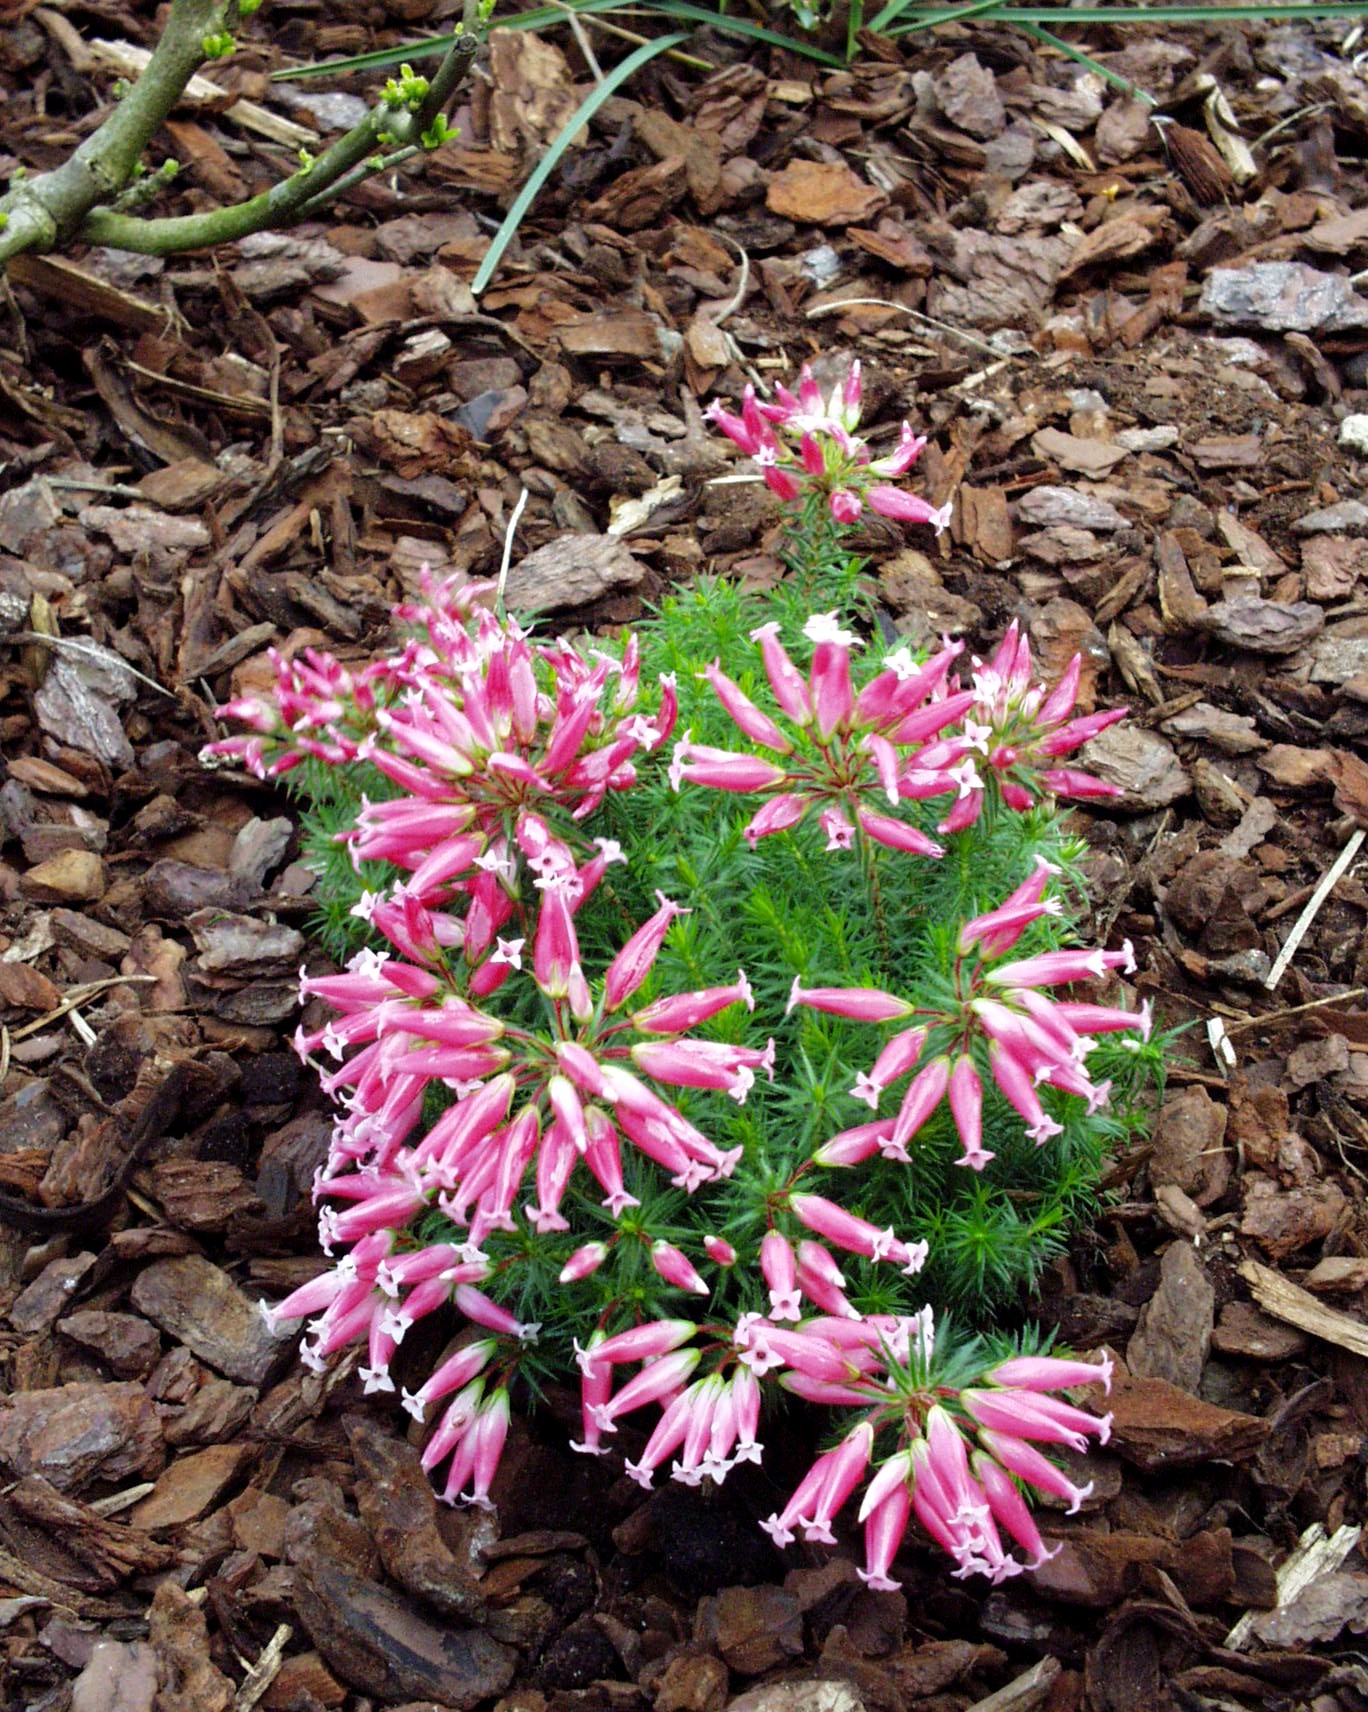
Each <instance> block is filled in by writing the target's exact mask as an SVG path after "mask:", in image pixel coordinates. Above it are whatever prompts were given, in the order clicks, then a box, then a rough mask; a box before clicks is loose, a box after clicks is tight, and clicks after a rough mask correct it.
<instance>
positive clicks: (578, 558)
mask: <svg viewBox="0 0 1368 1712" xmlns="http://www.w3.org/2000/svg"><path fill="white" fill-rule="evenodd" d="M645 575H646V567H645V566H644V565H643V564H642V563H641V561H640V560H639V559H637V558H636V557H635V556H634V555H633V554H632V553H631V551H630V550H629V549H628V548H627V547H626V546H625V545H624V544H623V543H622V542H621V541H620V540H618V539H617V537H616V536H613V535H565V536H562V537H560V539H558V540H555V541H548V542H547V544H546V545H545V546H544V547H538V548H537V550H536V551H535V552H534V553H529V554H528V555H527V557H526V558H525V559H524V560H523V561H522V563H521V564H519V565H516V566H514V568H513V570H512V571H510V572H509V576H508V582H507V585H506V587H505V590H504V599H505V601H506V602H507V605H508V609H509V611H510V612H517V613H532V612H560V611H563V610H564V609H565V608H567V607H578V606H587V605H588V603H589V602H590V601H593V600H599V599H600V598H601V597H602V596H603V595H605V594H608V593H609V592H610V591H613V590H618V589H633V588H636V586H637V585H638V584H639V583H640V582H641V580H642V578H643V577H644V576H645Z"/></svg>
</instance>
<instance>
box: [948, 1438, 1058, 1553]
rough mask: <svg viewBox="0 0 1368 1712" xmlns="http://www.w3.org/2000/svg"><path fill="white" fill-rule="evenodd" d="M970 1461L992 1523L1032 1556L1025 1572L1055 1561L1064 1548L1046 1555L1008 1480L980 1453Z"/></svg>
mask: <svg viewBox="0 0 1368 1712" xmlns="http://www.w3.org/2000/svg"><path fill="white" fill-rule="evenodd" d="M969 1460H970V1465H971V1466H972V1468H973V1471H974V1473H975V1475H976V1476H977V1477H978V1482H979V1485H980V1486H981V1487H982V1488H983V1495H984V1497H985V1498H987V1500H988V1508H989V1510H991V1512H992V1515H993V1520H994V1521H995V1522H996V1523H997V1524H998V1526H999V1527H1001V1528H1004V1529H1005V1530H1006V1531H1007V1533H1009V1534H1010V1535H1011V1536H1012V1538H1013V1539H1014V1540H1015V1541H1016V1543H1017V1544H1018V1545H1019V1546H1020V1547H1021V1548H1022V1549H1023V1551H1028V1552H1029V1553H1030V1554H1031V1561H1030V1562H1029V1563H1028V1564H1027V1565H1026V1568H1027V1570H1028V1571H1029V1570H1033V1569H1039V1568H1040V1567H1041V1565H1042V1564H1045V1563H1048V1562H1049V1561H1050V1559H1051V1558H1052V1557H1058V1556H1059V1554H1060V1552H1061V1551H1063V1549H1064V1548H1063V1546H1062V1545H1057V1546H1056V1547H1055V1549H1054V1550H1053V1551H1046V1549H1045V1542H1044V1540H1042V1539H1041V1537H1040V1529H1039V1528H1038V1527H1036V1525H1035V1519H1034V1517H1033V1516H1032V1515H1031V1512H1030V1510H1029V1509H1027V1507H1026V1501H1025V1499H1024V1498H1023V1497H1022V1496H1021V1494H1020V1492H1018V1491H1017V1489H1016V1486H1015V1485H1014V1483H1013V1481H1012V1478H1011V1476H1010V1475H1009V1474H1008V1473H1007V1472H1006V1471H1005V1470H1004V1469H1002V1468H1000V1467H999V1466H998V1464H997V1463H996V1462H994V1461H993V1459H992V1457H990V1456H988V1455H987V1454H986V1453H985V1452H983V1451H975V1452H974V1454H973V1456H972V1457H971V1458H970V1459H969Z"/></svg>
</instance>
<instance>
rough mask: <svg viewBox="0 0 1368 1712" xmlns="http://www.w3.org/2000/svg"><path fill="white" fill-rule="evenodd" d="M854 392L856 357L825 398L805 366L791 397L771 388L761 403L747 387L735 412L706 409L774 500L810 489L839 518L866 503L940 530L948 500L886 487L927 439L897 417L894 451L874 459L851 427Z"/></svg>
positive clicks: (856, 415)
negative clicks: (938, 502)
mask: <svg viewBox="0 0 1368 1712" xmlns="http://www.w3.org/2000/svg"><path fill="white" fill-rule="evenodd" d="M861 390H862V388H861V382H860V365H859V363H858V362H854V363H852V364H851V365H850V369H849V372H848V373H847V375H846V377H845V379H844V380H842V381H840V382H838V383H837V385H836V386H835V387H834V388H833V389H832V392H831V396H830V397H829V398H823V397H822V393H821V389H820V388H819V387H818V385H817V382H816V381H815V380H814V379H813V378H812V370H811V369H810V368H807V367H806V366H805V367H804V369H803V372H802V375H801V377H800V379H799V382H798V396H797V397H796V398H795V397H794V395H793V394H792V393H791V392H790V391H789V390H788V388H787V387H784V386H777V387H775V389H774V397H775V402H774V403H773V404H766V403H762V402H761V401H760V400H759V399H757V398H756V396H755V388H754V387H751V386H747V388H746V390H745V392H744V393H743V394H742V397H741V414H740V415H739V416H737V415H734V414H733V413H732V412H731V411H729V410H727V409H725V408H724V407H723V406H722V405H721V404H720V403H716V402H714V403H713V404H711V405H709V407H708V409H707V411H706V412H705V414H706V415H707V417H708V419H709V421H711V422H713V423H715V424H716V425H717V427H719V428H720V429H721V430H722V432H723V433H724V434H725V435H726V436H727V438H728V439H729V440H731V441H733V442H734V443H735V444H736V445H738V446H739V447H740V448H741V450H742V451H743V452H744V453H745V454H746V456H747V457H748V458H750V459H752V460H753V462H754V463H755V465H756V467H757V468H758V469H759V471H760V474H761V477H762V479H763V480H764V482H765V485H766V486H767V487H768V488H769V489H770V491H771V492H772V493H775V494H777V495H778V496H779V498H780V499H782V500H785V501H791V500H799V499H802V498H803V497H804V496H806V495H817V496H819V497H820V498H821V500H822V501H823V503H824V505H825V507H826V509H827V511H828V513H829V514H830V516H831V518H832V520H833V521H834V522H836V523H842V524H845V523H855V522H858V520H859V517H860V514H861V512H862V511H863V510H864V508H865V506H866V505H867V506H868V507H869V509H870V510H871V511H876V512H878V513H879V514H880V515H881V516H883V517H892V518H896V519H897V520H898V521H899V522H900V523H929V524H931V525H932V526H933V527H934V529H935V531H936V533H937V534H938V535H939V534H940V532H941V530H943V529H945V528H946V527H947V526H948V524H949V522H950V509H951V508H950V503H949V501H947V502H946V503H945V504H944V505H942V506H939V507H937V506H934V505H928V504H927V502H926V501H925V500H924V499H918V498H917V496H916V495H915V494H910V493H904V492H903V490H902V489H901V488H898V487H894V486H892V485H891V484H892V481H893V478H895V477H897V476H901V475H905V474H906V473H907V471H908V470H910V469H911V467H912V465H913V464H914V463H916V461H917V459H918V458H919V457H920V455H921V452H922V449H923V448H924V447H925V445H926V441H925V440H924V439H923V438H921V437H920V436H919V435H917V434H914V433H913V432H912V427H911V424H910V423H907V422H904V423H903V425H902V434H901V437H900V439H899V441H898V445H897V449H896V450H895V451H893V452H891V453H889V454H888V456H887V457H883V458H877V459H876V458H874V457H873V456H872V455H871V453H870V450H869V447H868V446H867V445H866V443H865V442H864V441H863V440H862V439H860V437H859V436H858V435H857V434H856V432H855V430H856V428H857V427H859V423H860V395H861Z"/></svg>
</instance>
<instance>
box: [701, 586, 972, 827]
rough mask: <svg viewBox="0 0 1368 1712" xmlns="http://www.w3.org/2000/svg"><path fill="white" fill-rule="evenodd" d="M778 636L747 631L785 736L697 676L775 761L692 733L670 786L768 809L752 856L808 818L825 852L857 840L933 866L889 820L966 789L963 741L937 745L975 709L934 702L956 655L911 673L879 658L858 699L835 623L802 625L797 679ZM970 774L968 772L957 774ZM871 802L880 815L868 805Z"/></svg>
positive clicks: (716, 681)
mask: <svg viewBox="0 0 1368 1712" xmlns="http://www.w3.org/2000/svg"><path fill="white" fill-rule="evenodd" d="M776 632H777V626H775V625H765V626H763V627H762V628H761V629H760V630H757V631H756V632H754V636H755V638H756V639H757V640H758V641H759V642H760V645H761V650H762V655H763V659H764V665H765V671H766V675H767V676H768V678H769V681H770V688H771V690H772V691H773V693H774V697H775V700H776V702H777V703H778V705H779V708H780V710H781V711H782V712H783V714H784V716H785V717H786V719H788V720H789V721H790V723H791V726H792V731H791V733H787V732H785V731H784V729H783V728H782V727H781V726H780V725H779V724H778V723H777V722H776V721H774V720H772V719H771V718H770V716H769V715H768V714H765V713H763V712H761V710H760V709H759V708H757V707H756V705H755V704H754V703H753V702H751V701H750V699H749V698H748V697H744V696H742V695H741V692H740V691H739V690H738V689H737V686H736V685H735V684H733V683H732V682H731V680H730V679H728V678H725V677H723V676H722V674H721V673H720V672H717V671H716V670H715V669H713V668H709V670H708V672H707V673H706V674H705V675H706V676H708V677H709V679H710V680H711V681H712V683H713V687H714V689H715V690H716V691H717V694H718V698H719V700H720V701H721V702H722V705H723V707H724V708H725V709H726V710H727V712H728V713H729V714H730V715H731V716H732V718H733V719H734V720H735V721H736V723H737V725H738V727H739V728H740V730H741V731H742V733H743V734H744V735H746V736H747V737H749V738H751V740H752V741H754V742H758V743H760V744H761V745H763V746H764V747H765V748H766V749H768V750H769V751H770V755H779V756H781V757H782V765H781V764H780V763H779V762H777V761H775V760H772V759H770V758H769V756H760V755H746V754H743V753H741V752H739V751H732V750H726V749H717V748H714V747H711V746H707V745H704V744H698V743H695V742H693V740H692V736H691V734H690V733H689V732H685V734H684V737H683V738H682V739H681V740H680V742H679V743H678V744H677V745H676V747H675V759H674V762H673V764H672V766H671V768H670V778H671V782H672V783H673V784H674V786H675V788H676V789H678V788H679V787H680V786H681V785H682V784H684V783H685V782H686V781H687V782H689V783H692V784H697V785H705V786H712V787H713V788H716V789H722V790H732V791H744V792H756V793H758V794H761V795H763V796H764V797H765V798H766V801H765V802H764V804H763V805H762V806H761V808H760V809H759V810H758V811H757V812H756V813H755V814H754V815H753V816H752V818H751V820H750V822H749V824H748V825H747V827H746V829H745V836H746V839H747V841H748V842H749V843H750V844H751V845H752V847H754V845H755V844H756V843H757V841H758V840H759V839H761V838H765V837H768V836H770V835H772V834H774V833H777V832H786V831H788V830H789V829H791V828H792V827H794V826H797V825H798V824H799V822H800V821H802V820H803V819H804V818H805V817H806V815H807V814H808V812H809V811H810V810H812V809H814V808H816V809H817V811H818V817H819V820H820V823H821V826H822V830H823V831H824V832H825V833H826V835H827V847H828V849H833V848H834V849H845V848H848V847H849V846H850V845H851V843H852V842H853V841H854V839H855V838H856V836H857V835H862V836H863V838H864V839H867V840H869V841H871V842H872V843H875V844H880V845H884V846H886V847H888V848H890V849H894V850H901V851H906V852H910V853H913V854H915V855H919V856H928V857H931V858H935V857H938V856H940V855H941V854H943V852H942V848H941V846H940V845H939V844H937V843H936V842H935V840H934V839H932V838H931V837H929V836H928V835H927V834H926V833H925V832H923V831H922V830H921V829H920V828H919V827H917V826H914V825H912V824H911V823H910V822H908V821H906V820H903V819H900V818H899V817H897V816H895V815H893V814H890V813H888V812H887V807H888V806H889V805H891V806H892V807H894V808H896V807H898V806H900V805H901V804H902V803H903V802H904V801H905V800H912V799H917V800H920V799H922V798H929V797H935V796H948V795H955V796H957V797H962V796H964V795H965V793H966V791H968V790H969V789H970V786H969V784H968V782H967V780H968V778H969V776H970V775H972V774H973V763H972V761H971V760H968V759H966V755H967V746H966V744H965V742H964V741H963V740H962V739H953V740H949V741H940V742H936V741H934V739H935V738H936V737H937V735H938V734H939V733H940V732H942V731H943V730H944V729H945V727H947V726H949V725H951V724H953V722H954V721H955V719H956V718H957V717H958V715H959V714H960V712H962V711H963V708H964V707H966V706H968V705H969V703H970V702H971V701H972V699H973V698H972V696H969V695H967V694H965V695H961V696H960V697H958V698H955V697H947V696H945V695H944V694H943V693H942V692H943V689H944V683H945V676H946V673H947V671H948V668H949V665H950V662H951V661H952V660H953V659H954V658H955V656H956V655H957V654H958V652H959V647H958V645H957V644H955V645H948V646H947V647H946V648H944V649H942V651H941V653H940V655H938V656H937V657H936V659H935V660H933V661H932V662H930V663H929V664H928V665H927V666H925V667H921V668H918V667H917V666H916V665H914V663H913V662H912V659H911V657H910V655H908V654H907V653H906V651H905V650H898V651H896V652H894V653H891V654H888V655H887V656H886V657H885V659H884V660H883V662H882V664H881V665H880V667H879V668H878V670H877V671H876V672H875V673H874V675H873V676H872V677H870V678H869V679H868V680H867V681H866V682H865V683H864V684H863V686H862V687H860V688H859V689H858V690H857V689H856V686H855V684H854V681H853V677H852V671H851V652H852V650H853V649H855V648H857V647H858V646H859V642H858V639H857V638H856V637H855V636H854V634H853V633H851V632H850V631H847V630H844V629H842V628H841V626H840V624H839V622H838V621H837V617H836V614H834V613H815V614H814V615H813V616H812V617H811V618H810V619H809V620H808V622H807V623H806V625H805V626H804V635H805V637H806V638H807V640H808V641H809V642H811V643H812V645H813V648H812V665H811V668H810V670H809V672H808V675H807V678H806V680H804V678H803V676H802V674H801V673H800V672H799V671H798V669H797V667H796V666H795V665H794V664H793V661H792V660H791V659H790V658H789V655H788V653H787V651H786V650H785V649H784V647H783V646H782V644H781V643H780V642H779V640H778V637H777V634H776ZM966 770H967V771H966ZM876 802H878V803H881V805H882V806H880V807H879V808H876V807H874V806H873V805H874V804H875V803H876Z"/></svg>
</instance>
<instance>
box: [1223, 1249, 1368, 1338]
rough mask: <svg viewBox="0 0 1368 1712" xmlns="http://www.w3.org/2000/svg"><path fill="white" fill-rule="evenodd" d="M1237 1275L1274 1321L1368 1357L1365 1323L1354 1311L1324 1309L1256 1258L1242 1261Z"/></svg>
mask: <svg viewBox="0 0 1368 1712" xmlns="http://www.w3.org/2000/svg"><path fill="white" fill-rule="evenodd" d="M1240 1276H1241V1278H1243V1279H1244V1281H1245V1283H1246V1284H1248V1285H1249V1287H1250V1289H1251V1290H1252V1291H1253V1292H1254V1300H1255V1301H1256V1302H1257V1303H1258V1304H1259V1306H1260V1307H1261V1308H1262V1309H1263V1310H1264V1312H1265V1313H1266V1314H1271V1315H1272V1316H1273V1318H1274V1319H1275V1320H1281V1321H1282V1322H1283V1324H1284V1325H1288V1326H1296V1327H1297V1328H1298V1330H1300V1331H1304V1332H1310V1333H1311V1335H1312V1336H1313V1337H1318V1338H1321V1339H1323V1340H1324V1342H1326V1343H1332V1344H1334V1345H1335V1346H1336V1347H1337V1348H1339V1349H1347V1350H1351V1351H1352V1352H1353V1353H1354V1354H1355V1355H1362V1356H1368V1326H1365V1325H1364V1323H1363V1321H1362V1320H1360V1319H1357V1318H1356V1317H1355V1316H1354V1315H1353V1314H1345V1313H1341V1312H1340V1310H1339V1309H1338V1308H1327V1307H1326V1306H1325V1304H1324V1303H1323V1302H1318V1301H1317V1300H1316V1298H1315V1297H1314V1296H1313V1295H1312V1294H1311V1292H1310V1291H1309V1290H1303V1289H1302V1287H1301V1286H1300V1285H1299V1284H1293V1283H1292V1282H1291V1280H1290V1279H1287V1278H1284V1277H1283V1275H1282V1273H1281V1272H1275V1271H1274V1270H1273V1269H1272V1267H1271V1266H1261V1265H1260V1264H1259V1262H1258V1261H1257V1260H1246V1261H1244V1262H1242V1264H1241V1266H1240Z"/></svg>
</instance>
